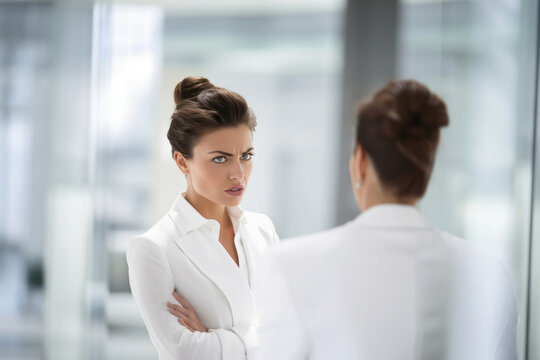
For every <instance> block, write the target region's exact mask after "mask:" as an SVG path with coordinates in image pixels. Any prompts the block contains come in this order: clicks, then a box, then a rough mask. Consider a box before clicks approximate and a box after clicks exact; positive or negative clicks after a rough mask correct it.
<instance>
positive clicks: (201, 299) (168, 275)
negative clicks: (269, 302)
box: [126, 195, 278, 360]
mask: <svg viewBox="0 0 540 360" xmlns="http://www.w3.org/2000/svg"><path fill="white" fill-rule="evenodd" d="M227 210H228V212H229V215H230V216H231V220H232V221H233V223H235V225H236V226H235V227H236V228H237V232H238V233H239V235H240V239H241V241H242V244H243V247H244V250H245V255H246V260H247V266H248V271H249V278H250V279H251V280H252V281H250V283H251V288H250V285H249V284H248V282H247V281H246V278H245V277H244V275H243V274H242V272H241V269H239V268H238V266H237V265H236V263H235V262H234V260H233V259H232V258H231V257H230V255H229V254H228V253H227V251H226V250H225V248H224V247H223V246H222V245H221V243H220V242H219V223H218V222H217V221H215V220H208V219H205V218H204V217H202V216H201V215H200V214H199V213H198V212H197V211H196V210H195V209H194V208H193V207H192V206H191V205H190V204H189V203H188V202H187V201H186V200H185V199H184V197H183V196H182V195H180V196H179V197H178V199H177V200H176V202H175V203H174V204H173V206H172V208H171V209H170V211H169V212H168V214H167V215H166V216H164V217H163V218H162V219H161V220H159V221H158V222H157V223H156V224H155V225H154V226H152V228H150V229H149V230H148V231H147V232H146V233H144V234H143V235H140V236H138V237H136V238H135V239H133V240H132V241H131V242H130V244H129V247H128V249H127V253H126V257H127V262H128V266H129V283H130V286H131V291H132V294H133V297H134V299H135V301H136V303H137V305H138V307H139V309H140V311H141V314H142V317H143V319H144V323H145V325H146V328H147V329H148V333H149V335H150V338H151V340H152V343H153V344H154V346H155V348H156V349H157V351H158V353H159V358H160V359H182V360H188V359H204V360H212V359H223V360H233V359H234V360H236V359H246V358H247V359H249V358H251V357H252V353H253V348H254V347H255V346H256V341H257V340H256V336H255V333H254V331H255V328H256V324H257V317H256V314H255V308H254V302H253V292H255V291H257V290H256V286H257V281H256V279H257V276H258V274H259V266H260V256H261V254H262V253H263V252H264V251H265V250H266V249H267V247H269V246H272V245H274V244H276V243H277V242H278V237H277V235H276V233H275V230H274V226H273V224H272V222H271V221H270V219H268V217H266V216H265V215H262V214H255V213H251V212H245V211H243V210H242V209H240V208H238V207H234V208H227ZM174 289H176V290H177V292H178V293H179V294H180V295H181V296H182V297H184V298H185V299H186V300H187V301H188V302H189V303H190V304H191V305H192V306H193V308H194V309H195V311H196V313H197V315H198V316H199V318H200V319H201V321H202V322H203V323H204V324H205V326H206V328H207V329H209V331H208V332H207V333H202V332H198V331H196V332H194V333H192V332H191V331H189V330H188V329H186V328H185V327H183V326H182V325H181V324H179V323H178V322H177V319H176V318H175V317H174V316H173V315H171V314H170V313H169V312H168V309H167V302H168V301H169V302H171V303H176V300H175V299H174V298H173V296H172V292H173V290H174Z"/></svg>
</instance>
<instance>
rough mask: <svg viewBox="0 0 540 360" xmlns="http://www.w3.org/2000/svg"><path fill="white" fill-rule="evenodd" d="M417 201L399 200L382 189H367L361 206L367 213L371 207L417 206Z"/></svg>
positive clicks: (409, 199) (410, 199) (411, 199)
mask: <svg viewBox="0 0 540 360" xmlns="http://www.w3.org/2000/svg"><path fill="white" fill-rule="evenodd" d="M416 203H417V199H413V198H399V197H397V196H394V195H393V194H391V193H389V192H388V191H384V190H382V189H381V188H380V187H377V188H375V189H374V188H373V187H371V188H368V189H365V194H364V201H362V204H361V206H360V208H361V210H362V211H366V210H367V209H369V208H370V207H373V206H376V205H382V204H401V205H411V206H415V205H416Z"/></svg>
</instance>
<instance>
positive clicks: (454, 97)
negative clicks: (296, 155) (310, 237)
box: [398, 0, 537, 358]
mask: <svg viewBox="0 0 540 360" xmlns="http://www.w3.org/2000/svg"><path fill="white" fill-rule="evenodd" d="M535 9H536V2H534V1H528V0H522V1H520V0H508V1H410V0H402V1H400V27H399V29H400V31H399V54H400V55H399V56H398V74H399V77H402V78H415V79H418V80H420V81H423V82H424V83H426V84H427V85H428V86H430V87H432V88H433V89H434V90H435V91H437V92H438V93H439V94H440V95H441V96H442V97H443V98H444V99H445V100H446V101H447V105H448V108H449V112H450V116H451V120H450V126H449V128H448V129H446V130H443V132H442V141H441V145H440V149H439V153H438V159H437V162H436V167H435V170H434V173H433V178H432V181H431V185H430V188H429V189H428V193H427V195H426V197H425V199H424V200H423V201H422V203H421V208H422V210H423V213H424V214H426V215H427V217H428V219H429V220H430V221H431V222H432V223H433V224H435V225H436V226H437V227H439V228H440V229H443V230H446V231H449V232H452V233H455V234H458V235H459V236H462V237H464V238H466V239H468V240H470V241H474V242H476V243H478V244H480V245H482V246H485V247H488V248H490V249H491V250H492V251H494V252H495V253H497V254H498V255H499V256H500V257H501V258H502V259H503V260H504V262H505V264H506V266H507V267H508V269H509V271H510V273H511V275H512V278H513V281H514V285H515V289H516V294H517V299H518V308H519V315H520V325H519V334H518V342H519V352H520V358H523V356H524V346H525V329H526V322H527V320H526V319H527V317H526V300H527V268H528V243H529V235H530V234H529V224H530V220H531V219H530V204H531V185H532V184H531V176H532V144H533V124H534V121H533V111H534V104H535V98H534V94H535V92H534V86H535V76H536V66H535V61H536V46H537V34H536V21H537V12H536V10H535Z"/></svg>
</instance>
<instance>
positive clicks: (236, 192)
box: [225, 185, 244, 196]
mask: <svg viewBox="0 0 540 360" xmlns="http://www.w3.org/2000/svg"><path fill="white" fill-rule="evenodd" d="M225 192H226V193H227V194H229V195H231V196H240V195H242V194H243V193H244V187H243V186H241V185H239V186H235V187H232V188H230V189H228V190H225Z"/></svg>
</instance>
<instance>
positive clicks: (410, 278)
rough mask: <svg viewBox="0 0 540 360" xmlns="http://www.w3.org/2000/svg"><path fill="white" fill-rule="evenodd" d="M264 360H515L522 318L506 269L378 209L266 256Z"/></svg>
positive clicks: (408, 211) (393, 210)
mask: <svg viewBox="0 0 540 360" xmlns="http://www.w3.org/2000/svg"><path fill="white" fill-rule="evenodd" d="M270 255H271V256H268V257H267V258H266V259H265V260H266V266H265V271H264V272H265V274H264V275H263V276H262V277H261V278H262V281H263V282H264V284H265V285H266V287H265V289H264V290H265V292H264V293H261V294H260V295H258V301H257V303H258V306H259V307H258V308H259V311H260V316H261V329H260V333H259V337H260V346H259V350H258V355H259V356H258V359H261V360H266V359H280V360H288V359H313V360H315V359H321V360H322V359H340V360H343V359H370V360H371V359H376V360H385V359H389V360H390V359H392V360H394V359H400V360H407V359H411V360H412V359H452V360H453V359H456V360H466V359H470V360H480V359H481V360H483V359H490V360H491V359H505V360H506V359H516V358H517V353H516V330H517V310H516V301H515V296H514V290H513V285H512V282H511V280H510V277H509V275H508V272H507V270H506V268H505V267H504V265H503V264H502V262H501V261H500V260H499V259H498V258H497V257H495V256H494V255H491V254H489V253H487V252H485V251H483V250H481V249H480V248H477V247H476V246H474V245H473V244H471V243H469V242H467V241H465V240H463V239H459V238H456V237H454V236H452V235H450V234H446V233H442V232H440V231H437V230H435V229H433V228H432V227H431V226H430V225H429V224H428V223H427V221H426V220H425V219H424V218H423V217H422V215H421V214H420V213H419V212H418V210H417V209H416V208H414V207H411V206H404V205H379V206H375V207H372V208H370V209H368V210H367V211H366V212H364V214H362V215H360V216H358V217H357V218H356V219H355V220H353V221H351V222H350V223H348V224H345V225H343V226H340V227H337V228H335V229H332V230H329V231H326V232H322V233H319V234H314V235H311V236H305V237H302V238H299V239H293V240H289V241H284V242H283V243H282V245H281V246H279V247H278V248H276V249H274V250H273V251H271V252H270Z"/></svg>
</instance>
